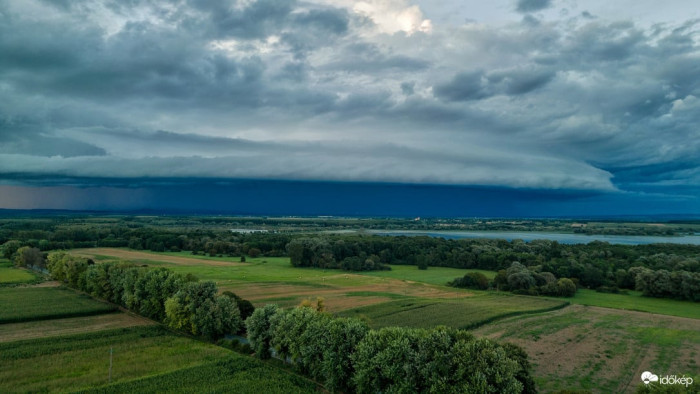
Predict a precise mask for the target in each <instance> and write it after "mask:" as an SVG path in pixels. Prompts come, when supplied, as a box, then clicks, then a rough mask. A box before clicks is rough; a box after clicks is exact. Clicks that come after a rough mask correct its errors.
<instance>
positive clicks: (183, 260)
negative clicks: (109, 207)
mask: <svg viewBox="0 0 700 394" xmlns="http://www.w3.org/2000/svg"><path fill="white" fill-rule="evenodd" d="M70 253H71V254H74V255H76V256H82V257H90V258H91V257H95V256H110V257H116V258H118V259H125V260H150V261H158V262H162V263H172V264H178V265H200V266H201V265H211V266H226V267H231V266H236V265H248V264H246V263H237V262H227V261H216V260H205V259H195V258H188V257H179V256H167V255H162V254H156V253H148V252H138V251H134V250H126V249H117V248H88V249H73V250H71V251H70Z"/></svg>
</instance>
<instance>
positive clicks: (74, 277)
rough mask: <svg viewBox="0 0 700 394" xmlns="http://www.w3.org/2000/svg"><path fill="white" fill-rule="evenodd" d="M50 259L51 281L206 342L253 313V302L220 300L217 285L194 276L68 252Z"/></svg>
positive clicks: (233, 328)
mask: <svg viewBox="0 0 700 394" xmlns="http://www.w3.org/2000/svg"><path fill="white" fill-rule="evenodd" d="M47 260H48V261H47V268H48V270H49V273H50V274H51V276H52V277H53V278H54V279H56V280H58V281H61V282H63V283H65V284H67V285H68V286H70V287H73V288H76V289H78V290H81V291H84V292H86V293H89V294H90V295H92V296H94V297H96V298H100V299H103V300H108V301H110V302H113V303H115V304H118V305H121V306H123V307H125V308H127V309H129V310H131V311H134V312H136V313H138V314H140V315H142V316H145V317H148V318H150V319H153V320H157V321H160V322H163V323H165V324H166V325H168V326H169V327H171V328H174V329H177V330H181V331H185V332H187V333H190V334H193V335H198V336H203V337H205V338H208V339H216V338H220V337H222V336H223V335H226V334H229V333H236V332H239V331H241V330H242V329H243V327H244V326H243V321H244V320H245V319H246V318H247V317H248V316H249V315H250V314H252V309H253V307H252V304H251V303H250V302H249V301H247V300H241V299H240V298H238V297H237V296H236V295H235V294H233V293H231V292H224V293H223V294H221V295H219V294H218V290H217V288H216V285H215V284H214V282H211V281H199V280H198V279H197V278H195V277H194V276H192V275H191V274H188V275H181V274H178V273H175V272H172V271H171V270H169V269H167V268H149V267H141V266H135V265H133V264H130V263H102V264H95V263H94V262H92V261H91V260H89V259H86V258H82V257H77V256H73V255H70V254H68V253H65V252H53V253H50V254H49V255H48V257H47Z"/></svg>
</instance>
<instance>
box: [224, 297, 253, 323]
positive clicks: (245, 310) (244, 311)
mask: <svg viewBox="0 0 700 394" xmlns="http://www.w3.org/2000/svg"><path fill="white" fill-rule="evenodd" d="M221 295H224V296H226V297H230V298H233V299H234V300H236V305H238V311H239V312H240V315H241V320H242V321H245V320H246V319H247V318H248V317H249V316H250V315H252V314H253V312H254V311H255V307H254V306H253V303H252V302H250V301H248V300H246V299H243V298H241V297H239V296H237V295H236V293H234V292H232V291H224V292H223V293H221Z"/></svg>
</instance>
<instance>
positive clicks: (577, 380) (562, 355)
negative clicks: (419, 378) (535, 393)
mask: <svg viewBox="0 0 700 394" xmlns="http://www.w3.org/2000/svg"><path fill="white" fill-rule="evenodd" d="M474 332H475V334H476V335H486V336H489V337H492V338H495V339H498V340H502V341H508V342H513V343H515V344H518V345H520V346H522V347H523V348H524V349H525V350H526V352H527V353H528V355H529V359H530V361H531V362H532V364H533V367H534V375H535V379H536V381H537V385H538V387H539V389H540V390H542V391H543V392H552V391H558V390H565V389H573V388H576V389H579V390H591V391H592V392H594V393H617V392H634V390H635V389H636V387H637V386H638V385H640V384H641V383H640V380H639V375H638V373H641V372H642V371H653V372H654V373H657V371H658V375H661V374H663V375H671V374H676V375H678V376H682V375H684V374H685V375H686V376H694V377H698V376H700V365H698V354H700V320H694V319H686V318H678V317H673V316H662V315H650V314H648V313H642V312H630V311H623V310H615V309H607V308H599V307H589V306H583V305H572V306H571V307H569V308H565V309H562V310H558V311H553V312H547V313H541V314H534V315H526V316H519V317H514V318H507V319H503V320H499V321H496V322H493V323H491V324H488V325H485V326H483V327H480V328H478V329H476V330H475V331H474ZM696 381H697V379H696Z"/></svg>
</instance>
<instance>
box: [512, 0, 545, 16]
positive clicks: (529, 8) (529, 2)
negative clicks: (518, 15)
mask: <svg viewBox="0 0 700 394" xmlns="http://www.w3.org/2000/svg"><path fill="white" fill-rule="evenodd" d="M551 6H552V0H518V3H517V4H516V7H515V9H516V10H517V11H518V12H522V13H525V12H536V11H541V10H543V9H545V8H549V7H551Z"/></svg>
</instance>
